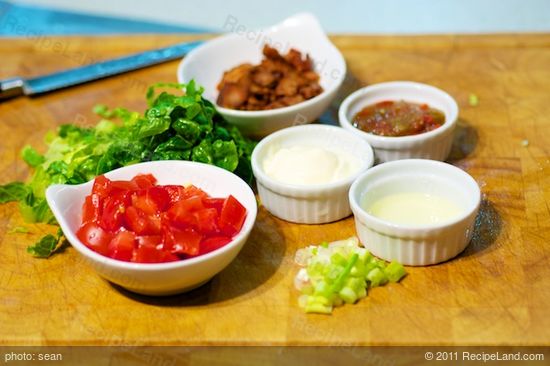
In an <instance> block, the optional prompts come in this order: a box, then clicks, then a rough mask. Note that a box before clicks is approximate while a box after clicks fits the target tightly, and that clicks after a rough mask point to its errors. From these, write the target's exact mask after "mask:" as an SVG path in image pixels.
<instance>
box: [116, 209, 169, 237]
mask: <svg viewBox="0 0 550 366" xmlns="http://www.w3.org/2000/svg"><path fill="white" fill-rule="evenodd" d="M124 222H125V224H126V227H127V229H129V230H132V231H133V232H135V233H136V234H138V235H158V234H160V230H161V219H160V217H158V216H152V215H147V214H145V213H144V212H143V211H140V210H138V209H137V208H135V207H134V206H129V207H127V208H126V211H125V213H124Z"/></svg>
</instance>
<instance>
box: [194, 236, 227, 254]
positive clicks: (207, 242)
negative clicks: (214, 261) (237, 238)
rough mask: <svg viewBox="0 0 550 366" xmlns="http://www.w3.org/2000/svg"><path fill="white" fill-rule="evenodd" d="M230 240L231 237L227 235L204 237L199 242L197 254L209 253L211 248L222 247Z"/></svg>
mask: <svg viewBox="0 0 550 366" xmlns="http://www.w3.org/2000/svg"><path fill="white" fill-rule="evenodd" d="M230 241H231V238H229V237H227V236H212V237H210V238H206V239H204V240H203V241H202V242H201V248H200V251H199V254H206V253H210V252H211V251H213V250H216V249H218V248H221V247H223V246H224V245H226V244H227V243H229V242H230Z"/></svg>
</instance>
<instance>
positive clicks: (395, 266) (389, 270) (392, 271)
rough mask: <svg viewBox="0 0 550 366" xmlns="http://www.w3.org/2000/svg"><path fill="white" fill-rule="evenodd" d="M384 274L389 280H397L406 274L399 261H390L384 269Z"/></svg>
mask: <svg viewBox="0 0 550 366" xmlns="http://www.w3.org/2000/svg"><path fill="white" fill-rule="evenodd" d="M384 272H385V273H386V276H387V277H388V279H389V280H390V281H391V282H399V280H400V279H402V278H403V277H404V276H405V275H406V274H407V271H405V267H403V265H402V264H401V263H399V262H396V261H393V262H391V263H390V264H389V265H388V266H387V267H386V269H385V270H384Z"/></svg>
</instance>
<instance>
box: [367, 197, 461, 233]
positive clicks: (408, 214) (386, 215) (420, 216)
mask: <svg viewBox="0 0 550 366" xmlns="http://www.w3.org/2000/svg"><path fill="white" fill-rule="evenodd" d="M371 202H372V204H371V205H369V206H368V207H365V205H363V208H364V209H365V210H366V211H367V212H368V213H370V214H371V215H373V216H376V217H378V218H380V219H382V220H385V221H389V222H392V223H394V224H401V225H413V226H418V225H434V224H439V223H441V222H445V221H449V220H452V219H454V218H456V217H458V216H460V214H461V213H462V212H463V211H464V210H463V209H462V208H461V207H460V206H459V205H458V204H456V203H455V202H453V201H451V200H450V199H448V198H446V197H443V196H439V195H433V194H427V193H420V192H407V193H394V194H389V195H387V196H384V197H381V198H380V199H377V200H374V201H371Z"/></svg>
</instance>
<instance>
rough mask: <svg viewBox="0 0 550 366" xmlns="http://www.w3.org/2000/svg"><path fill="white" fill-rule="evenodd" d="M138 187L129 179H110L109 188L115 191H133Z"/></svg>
mask: <svg viewBox="0 0 550 366" xmlns="http://www.w3.org/2000/svg"><path fill="white" fill-rule="evenodd" d="M137 189H139V187H138V185H137V184H136V183H135V182H133V181H131V180H112V181H111V190H117V191H135V190H137Z"/></svg>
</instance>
